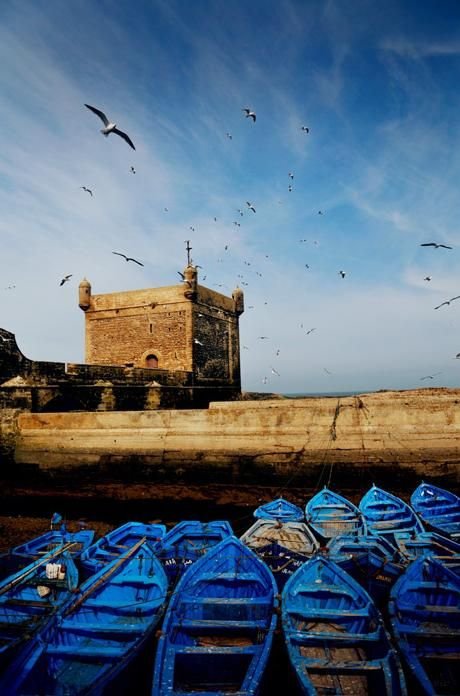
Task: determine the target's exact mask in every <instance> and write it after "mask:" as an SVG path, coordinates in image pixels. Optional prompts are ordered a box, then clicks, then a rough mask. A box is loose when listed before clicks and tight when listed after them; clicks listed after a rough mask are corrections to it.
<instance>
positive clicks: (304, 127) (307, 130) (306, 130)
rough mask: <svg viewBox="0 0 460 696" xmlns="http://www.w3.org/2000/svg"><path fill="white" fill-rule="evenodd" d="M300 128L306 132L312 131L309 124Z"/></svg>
mask: <svg viewBox="0 0 460 696" xmlns="http://www.w3.org/2000/svg"><path fill="white" fill-rule="evenodd" d="M300 130H302V131H303V132H304V133H309V132H310V129H309V128H308V127H307V126H301V128H300Z"/></svg>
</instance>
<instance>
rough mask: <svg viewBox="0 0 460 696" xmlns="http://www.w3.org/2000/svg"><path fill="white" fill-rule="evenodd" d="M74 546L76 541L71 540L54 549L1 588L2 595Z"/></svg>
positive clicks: (44, 581)
mask: <svg viewBox="0 0 460 696" xmlns="http://www.w3.org/2000/svg"><path fill="white" fill-rule="evenodd" d="M72 546H76V542H74V541H71V542H69V543H68V544H64V546H61V547H59V548H58V549H56V551H54V552H53V553H50V555H49V556H46V558H42V559H41V560H40V561H38V562H37V563H34V565H33V566H32V568H29V570H26V571H25V572H24V573H22V575H18V577H17V578H13V580H11V581H10V582H9V583H8V584H7V585H5V587H2V588H0V595H2V594H5V592H8V590H10V589H11V588H12V587H14V586H15V585H17V584H18V583H20V582H23V581H24V580H25V579H26V578H28V577H29V575H32V573H35V571H36V570H37V568H39V567H40V566H42V565H43V564H44V563H48V562H49V561H51V560H52V559H53V558H56V556H60V555H61V554H62V553H64V551H68V550H69V549H71V548H72ZM43 583H44V584H46V580H45V579H44V580H43Z"/></svg>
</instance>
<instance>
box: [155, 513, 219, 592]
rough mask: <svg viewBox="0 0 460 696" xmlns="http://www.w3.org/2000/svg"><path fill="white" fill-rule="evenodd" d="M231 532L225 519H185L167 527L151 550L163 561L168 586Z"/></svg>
mask: <svg viewBox="0 0 460 696" xmlns="http://www.w3.org/2000/svg"><path fill="white" fill-rule="evenodd" d="M232 534H233V530H232V528H231V526H230V524H229V522H225V521H220V520H213V521H212V522H197V521H195V520H186V521H184V522H179V524H176V525H175V526H174V527H173V528H172V529H170V530H169V532H168V533H167V534H165V536H164V537H163V539H161V541H159V542H157V543H156V544H155V545H154V546H153V550H154V552H155V554H156V556H157V558H159V559H160V561H161V562H162V563H163V567H164V569H165V571H166V575H167V576H168V580H169V583H170V585H174V584H175V583H176V582H177V581H178V580H179V578H180V577H181V575H182V574H183V573H184V571H185V570H187V568H188V566H189V565H191V564H192V563H194V562H195V561H196V560H197V559H198V558H201V556H203V555H204V554H205V553H207V551H209V549H211V548H212V547H213V546H215V545H216V544H219V543H220V542H221V541H222V540H223V539H225V538H226V537H228V536H231V535H232Z"/></svg>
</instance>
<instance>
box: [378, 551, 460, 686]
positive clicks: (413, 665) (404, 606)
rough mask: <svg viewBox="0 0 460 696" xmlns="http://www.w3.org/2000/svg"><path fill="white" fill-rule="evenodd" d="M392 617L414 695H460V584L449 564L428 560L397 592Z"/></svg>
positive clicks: (399, 584) (403, 578) (410, 573)
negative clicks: (410, 677)
mask: <svg viewBox="0 0 460 696" xmlns="http://www.w3.org/2000/svg"><path fill="white" fill-rule="evenodd" d="M389 614H390V620H391V626H392V629H393V633H394V635H395V639H396V641H397V644H398V648H399V649H400V651H401V652H402V655H403V657H404V658H405V661H406V664H407V666H408V668H409V670H410V673H411V674H412V676H413V678H414V680H415V682H416V684H417V686H416V689H417V690H416V691H415V689H414V693H423V694H429V695H430V696H434V695H435V694H458V693H459V684H460V578H459V577H458V576H457V575H456V574H455V573H453V572H452V571H451V570H449V568H447V567H446V566H445V565H444V564H443V563H440V562H439V561H437V560H435V559H434V558H430V557H429V556H425V557H423V556H422V557H421V558H419V559H417V560H416V561H414V562H413V563H411V564H410V566H409V567H408V568H407V570H406V572H405V573H404V575H402V576H401V577H400V579H399V580H398V582H397V583H396V584H395V586H394V587H393V590H392V591H391V596H390V602H389Z"/></svg>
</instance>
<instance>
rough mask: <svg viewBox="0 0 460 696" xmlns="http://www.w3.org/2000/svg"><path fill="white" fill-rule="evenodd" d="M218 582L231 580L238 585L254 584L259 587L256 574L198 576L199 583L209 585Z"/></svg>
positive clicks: (209, 574)
mask: <svg viewBox="0 0 460 696" xmlns="http://www.w3.org/2000/svg"><path fill="white" fill-rule="evenodd" d="M220 580H232V581H238V583H244V582H256V583H257V584H259V585H260V583H261V578H260V575H258V574H257V573H218V574H215V573H205V574H203V575H200V582H201V581H202V582H210V583H211V584H214V583H216V584H217V581H220Z"/></svg>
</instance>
